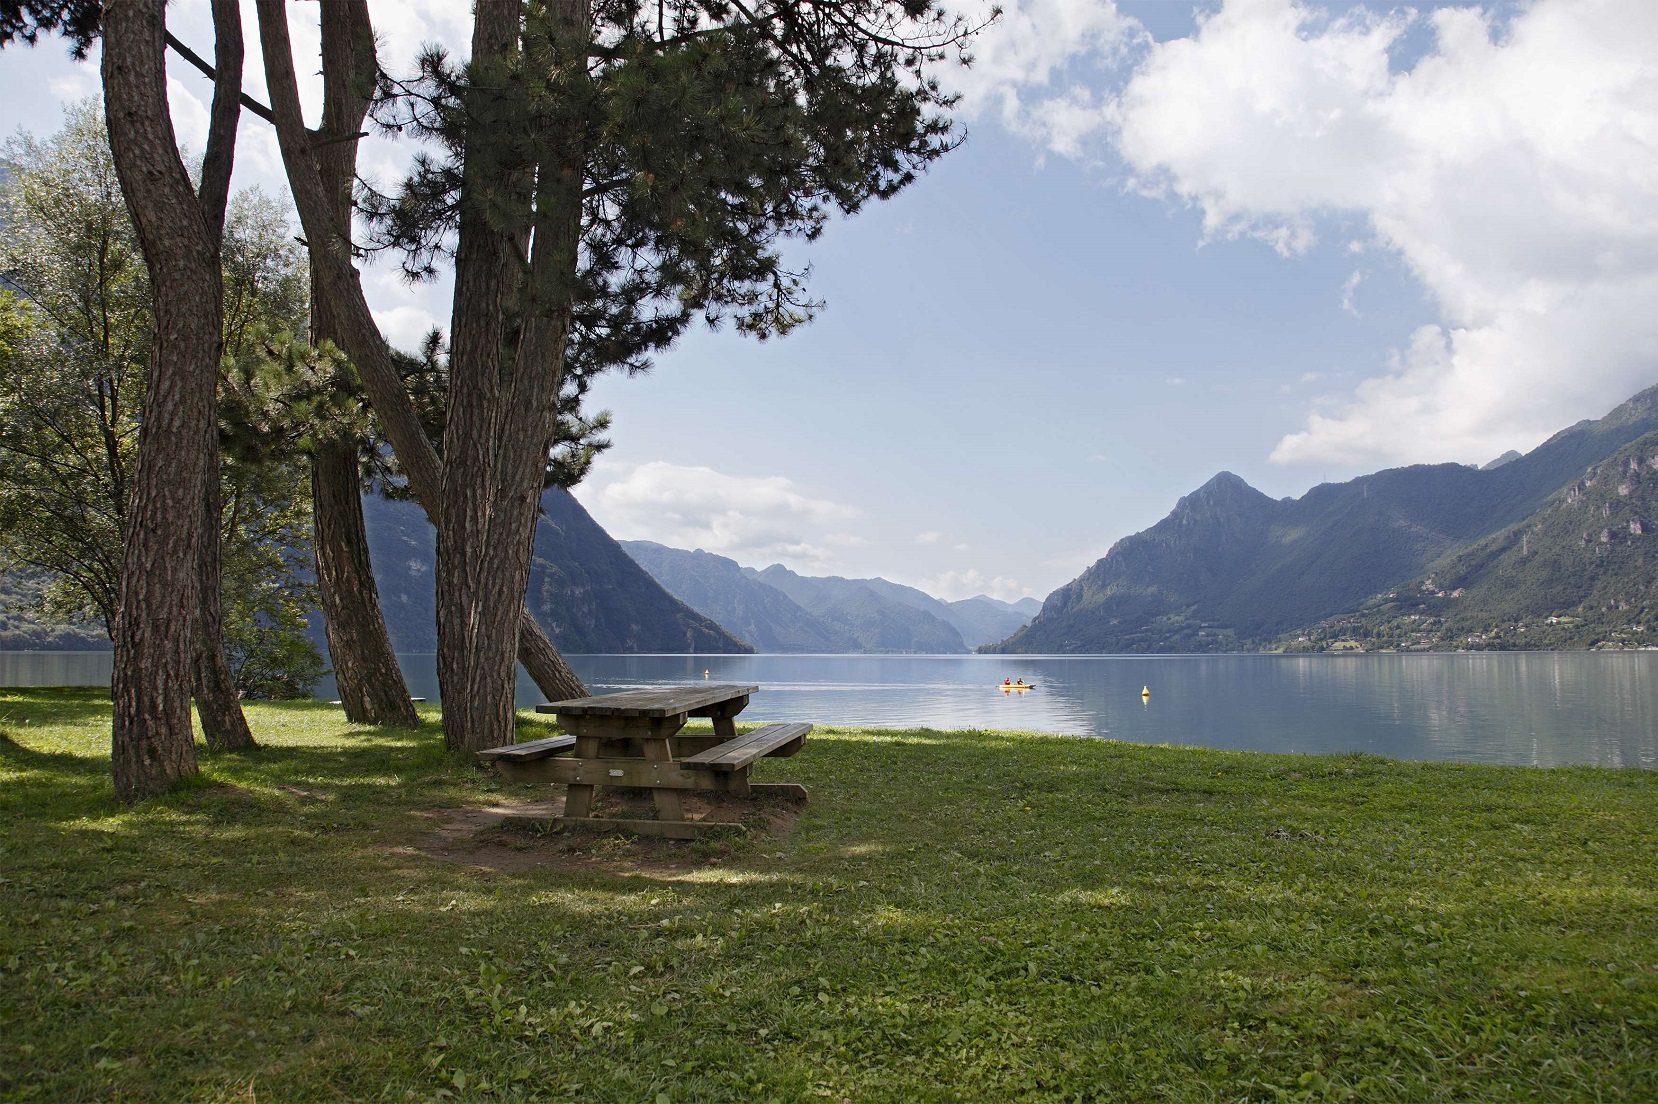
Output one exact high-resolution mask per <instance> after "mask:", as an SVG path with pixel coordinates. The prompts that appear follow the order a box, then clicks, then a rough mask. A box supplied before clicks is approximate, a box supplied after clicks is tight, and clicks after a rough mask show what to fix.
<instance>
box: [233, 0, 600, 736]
mask: <svg viewBox="0 0 1658 1104" xmlns="http://www.w3.org/2000/svg"><path fill="white" fill-rule="evenodd" d="M257 7H258V12H259V29H260V40H261V43H262V46H263V51H264V59H265V78H266V82H267V86H268V88H269V92H270V100H271V111H272V114H273V116H274V118H275V121H276V130H277V140H278V143H279V145H280V147H281V150H282V160H283V165H284V167H285V168H286V169H287V173H288V185H289V187H290V188H291V189H292V191H293V195H294V205H295V207H296V208H297V209H298V211H299V216H300V222H301V224H302V225H303V227H304V230H305V236H306V240H307V242H308V243H309V245H310V249H311V257H312V263H313V265H314V266H315V267H314V270H313V271H314V272H315V273H316V275H317V278H318V280H319V282H320V283H321V284H322V285H323V286H325V287H326V288H327V293H328V296H329V299H330V302H332V303H333V305H334V307H335V308H336V309H337V310H338V311H339V321H340V326H341V336H342V338H343V339H344V340H343V345H344V348H345V351H346V353H347V354H348V355H349V356H350V357H351V359H352V362H353V363H354V364H355V365H356V366H357V370H358V372H359V373H361V375H362V378H363V384H364V387H365V389H366V390H367V391H368V393H369V399H370V401H371V402H372V403H373V404H374V411H375V414H376V416H377V417H378V418H379V420H380V425H381V428H382V429H384V430H385V433H386V437H387V438H388V439H389V440H390V441H391V443H392V448H394V449H395V450H396V451H397V458H398V460H399V461H400V462H401V463H402V465H403V470H404V471H405V472H406V473H407V474H408V477H409V486H410V488H411V489H412V490H413V491H414V493H415V496H416V498H418V499H419V501H420V504H421V506H422V507H423V508H424V509H425V511H426V516H427V518H428V519H430V520H431V521H432V522H433V524H434V525H435V524H437V521H438V514H439V503H440V502H441V501H442V492H443V464H442V461H441V459H440V458H439V457H438V453H437V450H436V449H435V448H433V447H432V443H431V442H430V441H429V440H427V438H426V434H425V431H424V430H423V429H422V427H421V424H420V418H419V415H418V414H417V413H416V411H415V409H414V403H413V402H412V401H411V400H410V398H409V394H408V391H407V390H406V389H405V388H404V386H403V382H402V380H401V379H400V378H399V377H398V375H397V369H396V366H395V365H394V364H393V363H392V360H391V354H390V352H389V351H388V350H387V348H386V343H385V338H384V337H383V336H382V335H381V333H380V330H379V327H378V326H377V325H376V324H375V321H374V316H373V314H372V313H371V312H370V311H369V308H368V301H367V300H366V299H365V298H364V296H363V289H362V282H361V278H360V276H359V274H358V273H357V271H356V269H355V268H354V267H353V266H352V264H351V254H350V240H349V236H348V231H349V227H342V226H340V225H339V223H338V221H337V220H335V219H334V218H333V217H332V216H331V213H330V212H331V207H330V203H329V200H328V196H327V191H326V189H325V188H324V187H323V185H322V181H321V179H320V177H318V175H317V173H316V166H315V163H314V161H313V159H312V157H311V149H310V141H309V137H308V134H307V132H306V130H305V124H304V119H303V116H302V115H301V112H300V106H299V87H298V82H297V79H296V77H295V75H294V65H293V48H292V45H291V43H290V40H289V36H288V23H287V12H286V5H285V4H284V2H283V0H259V2H258V5H257ZM506 616H509V617H510V616H513V614H512V613H510V612H507V613H506ZM516 616H517V618H518V633H519V660H520V661H521V662H522V663H523V664H524V666H525V667H526V669H528V671H529V672H530V677H531V678H533V679H534V680H535V681H536V684H537V685H538V686H540V687H541V690H542V692H543V693H545V694H547V695H548V696H549V697H551V698H572V697H580V696H582V695H583V694H585V693H586V690H585V688H584V687H583V686H582V684H581V681H580V680H579V679H577V678H576V677H575V674H574V673H573V672H572V671H571V670H570V668H569V666H568V665H567V664H565V663H564V661H563V657H562V656H560V655H559V654H558V650H557V649H556V648H554V647H553V644H552V642H551V641H550V640H548V639H547V636H546V634H545V633H544V632H543V631H542V630H541V627H540V626H539V625H537V624H536V623H535V620H534V618H532V617H531V616H530V614H529V612H528V611H527V610H525V609H524V608H523V595H522V593H520V594H519V596H518V598H517V613H516ZM444 690H445V693H446V694H449V693H451V692H452V691H453V692H455V693H458V694H460V695H461V697H462V698H463V699H464V696H465V693H466V691H465V688H464V687H450V686H445V688H444ZM451 707H464V700H463V701H462V702H454V701H446V702H445V713H446V714H447V712H448V710H449V708H451ZM507 742H510V739H509V740H508V741H507Z"/></svg>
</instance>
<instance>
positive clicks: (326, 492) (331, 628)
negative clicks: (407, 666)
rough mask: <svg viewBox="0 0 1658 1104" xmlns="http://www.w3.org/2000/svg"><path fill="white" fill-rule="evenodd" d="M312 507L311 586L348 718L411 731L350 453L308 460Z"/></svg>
mask: <svg viewBox="0 0 1658 1104" xmlns="http://www.w3.org/2000/svg"><path fill="white" fill-rule="evenodd" d="M311 506H312V511H313V517H314V518H315V520H316V534H315V537H314V538H313V539H314V541H315V544H316V552H317V586H318V589H319V590H320V591H321V594H322V615H323V621H324V624H325V625H326V626H327V629H328V651H329V654H330V655H331V656H332V657H333V661H334V682H335V684H336V685H337V686H338V687H339V691H340V704H341V705H343V706H344V707H345V715H346V719H347V720H350V721H352V722H353V723H356V724H379V725H403V726H404V727H406V728H414V727H415V726H416V725H418V724H419V723H420V718H419V717H418V716H417V715H416V713H415V707H414V703H413V702H412V701H410V700H409V689H408V686H407V685H406V684H405V683H404V681H403V672H402V671H401V670H400V669H399V668H398V666H397V656H396V654H395V653H394V652H393V651H392V646H391V639H390V637H389V636H387V634H386V621H385V617H384V615H383V614H382V612H381V608H380V592H379V591H378V590H377V589H376V588H375V585H374V573H373V569H372V568H371V567H370V565H369V554H368V534H367V532H366V531H365V530H364V528H363V499H362V481H361V479H360V478H359V476H358V470H357V450H356V449H353V448H346V447H342V446H339V445H323V446H321V447H319V448H318V449H317V451H316V455H314V456H313V457H312V458H311Z"/></svg>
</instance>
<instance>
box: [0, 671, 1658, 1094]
mask: <svg viewBox="0 0 1658 1104" xmlns="http://www.w3.org/2000/svg"><path fill="white" fill-rule="evenodd" d="M248 714H249V721H250V723H251V724H252V725H253V726H254V729H255V730H256V732H257V734H258V737H259V740H260V743H261V745H262V747H261V749H260V750H259V751H257V752H253V753H249V754H219V755H214V754H212V753H208V752H203V768H204V776H205V777H204V785H202V786H201V787H199V788H197V789H194V790H191V791H186V792H183V793H178V794H173V795H169V796H167V797H164V798H160V799H157V800H155V801H152V802H148V803H146V804H145V805H144V806H143V807H141V808H139V809H135V810H129V809H124V808H122V807H120V806H118V805H117V804H116V802H115V801H114V799H113V795H112V793H111V790H110V782H109V779H108V750H107V741H108V732H109V704H108V701H107V699H102V698H100V696H99V694H98V693H97V692H95V691H81V690H74V691H28V692H19V691H4V692H0V727H3V728H4V729H5V730H6V731H7V732H9V734H10V740H8V741H6V742H4V743H0V815H3V816H4V817H5V819H6V825H7V828H6V831H5V833H3V834H0V911H3V912H4V915H5V916H6V917H7V918H8V919H7V923H6V924H4V925H0V1023H4V1024H5V1025H6V1030H5V1031H4V1032H0V1098H4V1099H8V1100H103V1099H111V1100H113V1099H119V1100H124V1101H132V1102H135V1104H136V1102H142V1101H173V1100H204V1101H206V1100H237V1099H254V1098H257V1099H266V1098H273V1097H280V1098H281V1099H282V1100H284V1101H293V1102H295V1104H304V1102H308V1101H325V1100H328V1101H337V1100H341V1099H351V1100H371V1099H388V1100H405V1099H415V1100H434V1099H450V1100H480V1101H481V1100H505V1101H529V1100H536V1101H567V1100H581V1101H591V1102H594V1104H605V1102H610V1101H616V1102H628V1104H634V1102H638V1101H655V1100H658V1099H660V1098H663V1097H665V1098H666V1099H668V1100H670V1101H675V1102H683V1101H735V1100H755V1101H765V1100H768V1099H776V1100H784V1101H797V1100H815V1099H824V1100H831V1101H835V1100H855V1101H860V1102H871V1104H881V1102H904V1104H910V1102H944V1101H962V1100H972V1101H1004V1100H1005V1101H1032V1102H1035V1101H1055V1102H1057V1101H1072V1100H1083V1101H1107V1100H1113V1101H1114V1100H1125V1101H1141V1100H1158V1101H1174V1102H1193V1104H1197V1102H1210V1101H1255V1102H1260V1101H1283V1100H1308V1101H1324V1100H1353V1101H1365V1102H1401V1104H1417V1102H1421V1101H1438V1100H1443V1101H1459V1102H1460V1101H1467V1102H1475V1101H1492V1102H1497V1101H1501V1102H1505V1104H1506V1102H1508V1101H1513V1100H1516V1099H1536V1100H1547V1101H1580V1100H1581V1101H1605V1100H1630V1101H1633V1100H1651V1099H1654V1098H1655V1097H1658V1042H1655V1040H1658V1035H1655V1033H1654V1032H1653V1030H1652V1026H1653V1025H1654V1024H1655V1023H1658V882H1655V879H1654V874H1653V864H1652V855H1653V853H1654V849H1655V848H1658V821H1655V819H1654V818H1653V816H1652V815H1651V810H1652V807H1653V803H1654V801H1655V800H1658V774H1655V773H1654V772H1651V771H1642V770H1634V769H1630V770H1606V769H1593V768H1564V769H1551V770H1537V769H1524V768H1504V767H1480V766H1465V765H1457V764H1426V763H1403V762H1393V761H1389V760H1384V759H1379V758H1375V757H1369V756H1328V757H1322V756H1287V755H1260V754H1248V753H1235V752H1221V751H1207V750H1200V749H1187V748H1172V747H1162V748H1157V747H1141V746H1135V745H1128V744H1120V743H1114V742H1110V741H1103V740H1088V739H1074V738H1066V737H1057V736H1041V735H1035V734H1007V733H983V732H958V733H939V732H932V731H925V730H920V731H887V732H880V731H868V730H858V729H836V728H827V729H820V730H819V731H817V732H814V733H813V735H812V737H811V739H810V741H809V742H808V743H807V745H806V747H805V749H804V751H803V752H802V753H801V754H800V755H797V756H795V757H793V758H790V759H787V760H781V761H775V760H772V761H765V762H763V763H762V764H760V769H761V775H762V777H763V778H764V779H765V780H789V781H796V782H802V783H805V784H806V785H807V786H809V787H810V788H811V792H812V799H811V801H810V803H809V804H808V805H807V806H806V807H805V810H804V812H803V815H802V816H801V819H800V821H799V822H798V824H797V825H796V826H795V828H794V830H793V832H792V833H791V834H789V835H787V836H783V837H776V836H767V835H765V834H764V833H763V832H761V833H760V834H758V835H757V837H755V838H753V839H752V840H749V841H738V842H734V843H733V842H725V843H711V844H698V845H695V846H685V845H680V844H668V845H664V846H660V847H656V848H652V847H649V846H646V845H643V844H633V843H629V842H627V841H622V840H612V839H605V838H602V837H593V836H587V835H562V834H546V833H538V832H535V831H531V830H522V831H507V830H504V829H498V830H495V831H494V832H486V833H484V834H482V835H479V836H476V837H469V836H468V835H467V834H466V833H467V832H469V831H470V829H462V830H460V831H459V832H458V833H451V834H445V835H440V834H437V833H434V832H433V831H432V826H433V824H434V822H436V823H444V822H446V821H448V822H452V823H459V822H464V821H465V817H464V816H463V815H461V812H460V811H461V810H466V809H474V810H475V809H477V808H478V807H479V806H489V805H493V804H496V803H499V802H502V801H515V800H526V799H541V798H543V797H544V796H545V787H540V788H538V787H529V786H507V785H504V784H502V783H500V782H498V781H496V780H495V778H494V777H493V776H492V775H491V774H490V773H489V772H488V771H482V770H477V769H475V768H474V767H472V766H471V765H470V764H468V763H465V762H462V761H459V760H450V759H447V758H445V757H444V755H443V753H442V752H441V750H440V749H439V748H438V747H437V746H436V741H435V740H434V739H433V735H432V732H433V724H434V721H433V718H434V717H435V712H434V711H431V710H427V711H426V712H425V713H424V717H425V726H424V727H423V729H422V730H420V731H416V732H386V731H378V730H371V729H367V728H353V727H351V726H349V725H347V724H345V722H343V720H341V718H340V715H339V712H338V710H337V709H331V708H329V707H327V706H325V705H321V704H320V703H315V704H303V705H302V704H284V705H264V704H254V705H252V706H250V707H249V709H248ZM523 727H524V729H525V733H524V734H525V735H526V736H528V735H531V734H532V733H533V734H534V735H536V736H539V735H544V734H546V733H547V729H546V727H545V726H542V725H537V724H536V723H535V722H534V721H532V720H530V719H529V718H528V717H526V718H525V719H524V721H523ZM472 823H474V824H475V823H476V821H473V822H472ZM422 850H424V851H425V852H428V853H425V854H423V853H422ZM438 854H441V855H444V856H447V857H446V858H437V857H434V856H435V855H438ZM482 864H491V865H493V866H495V867H497V868H498V869H496V870H488V869H480V868H479V866H480V865H482Z"/></svg>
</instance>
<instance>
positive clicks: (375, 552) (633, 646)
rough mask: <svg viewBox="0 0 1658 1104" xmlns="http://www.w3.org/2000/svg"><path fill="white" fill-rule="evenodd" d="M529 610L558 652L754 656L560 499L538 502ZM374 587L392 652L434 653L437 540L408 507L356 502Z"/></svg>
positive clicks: (561, 494)
mask: <svg viewBox="0 0 1658 1104" xmlns="http://www.w3.org/2000/svg"><path fill="white" fill-rule="evenodd" d="M541 508H542V512H543V516H542V517H541V518H540V519H539V520H538V521H537V523H536V531H535V552H534V557H533V559H532V561H531V564H530V583H529V590H528V594H527V595H526V599H525V600H526V603H527V604H528V606H529V609H530V612H531V613H532V614H533V615H534V616H535V619H536V620H537V621H538V622H540V623H541V627H542V628H544V629H546V630H547V633H548V635H549V636H551V637H552V638H553V643H555V644H557V645H558V647H559V650H560V651H564V652H568V653H572V654H581V653H594V652H624V653H625V652H715V653H720V652H726V653H733V652H752V651H753V650H754V649H753V648H752V647H750V646H749V645H748V644H745V643H744V642H743V641H741V640H739V639H737V638H736V637H734V636H732V635H731V634H730V633H729V632H727V631H726V630H725V629H723V628H721V627H720V626H719V625H718V624H716V623H715V622H714V621H712V620H710V619H709V618H707V617H705V616H703V615H702V614H700V613H698V612H697V611H695V610H694V609H691V608H690V607H689V606H687V605H685V604H684V603H683V602H681V601H679V600H678V599H677V598H675V597H674V596H673V595H671V594H669V593H668V592H667V591H666V590H664V589H663V588H662V586H661V585H660V584H659V583H657V582H656V580H655V579H652V578H651V577H650V575H649V574H647V573H646V572H645V570H644V569H643V568H641V567H640V566H639V565H638V564H637V563H635V562H634V561H633V560H632V558H630V557H629V556H628V554H627V553H626V552H625V551H623V550H622V547H621V545H619V544H617V543H616V542H615V541H614V540H612V539H611V538H610V536H609V534H607V533H606V532H605V531H604V530H603V529H601V528H600V527H599V525H598V523H597V522H595V521H594V520H593V519H592V518H591V517H589V516H588V514H587V511H586V510H584V509H582V507H581V504H580V503H578V502H577V501H576V500H575V499H574V498H572V497H571V496H570V495H569V494H568V493H567V492H565V491H561V490H557V489H552V490H548V491H546V492H545V493H544V494H543V495H542V496H541ZM363 514H364V521H365V524H366V526H367V528H368V542H369V551H370V554H371V555H372V556H373V559H374V577H375V582H376V583H377V584H378V585H379V587H380V601H381V604H382V606H383V607H384V610H385V616H386V629H387V631H388V632H389V633H390V634H391V639H392V646H393V647H394V648H396V649H397V650H398V651H400V652H432V651H436V650H437V624H436V620H435V617H436V615H435V612H434V610H435V606H434V583H433V578H432V567H433V564H434V563H435V562H436V552H435V548H436V541H435V535H434V533H433V530H432V527H431V525H430V524H428V523H427V521H426V515H425V514H424V513H422V512H421V509H420V507H419V506H417V505H416V504H415V503H413V502H393V501H388V500H386V499H384V498H380V497H379V496H377V495H369V496H365V497H364V499H363Z"/></svg>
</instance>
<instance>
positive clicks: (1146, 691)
mask: <svg viewBox="0 0 1658 1104" xmlns="http://www.w3.org/2000/svg"><path fill="white" fill-rule="evenodd" d="M1140 696H1141V697H1142V698H1149V697H1151V687H1149V686H1142V687H1141V688H1140Z"/></svg>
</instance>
